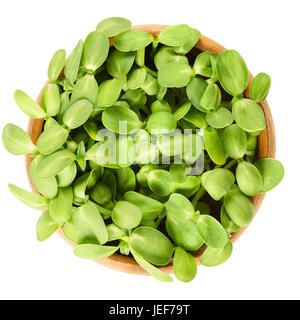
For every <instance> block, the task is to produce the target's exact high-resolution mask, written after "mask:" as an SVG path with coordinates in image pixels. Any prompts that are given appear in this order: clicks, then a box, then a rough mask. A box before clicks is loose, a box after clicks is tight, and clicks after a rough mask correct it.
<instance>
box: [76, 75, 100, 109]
mask: <svg viewBox="0 0 300 320" xmlns="http://www.w3.org/2000/svg"><path fill="white" fill-rule="evenodd" d="M97 95H98V83H97V81H96V79H95V77H94V75H92V74H86V75H85V76H84V77H83V78H81V79H80V80H79V81H78V82H76V84H75V86H74V89H73V91H72V95H71V100H70V104H73V103H74V102H76V101H78V100H81V99H86V100H89V101H90V102H91V103H92V104H95V103H96V100H97Z"/></svg>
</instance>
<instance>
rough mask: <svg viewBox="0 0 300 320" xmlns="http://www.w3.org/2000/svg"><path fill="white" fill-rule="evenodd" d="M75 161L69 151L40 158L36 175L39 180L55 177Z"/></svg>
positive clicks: (60, 151) (73, 155)
mask: <svg viewBox="0 0 300 320" xmlns="http://www.w3.org/2000/svg"><path fill="white" fill-rule="evenodd" d="M75 160H76V156H75V154H74V153H72V152H71V151H69V150H66V149H63V150H59V151H56V152H54V153H52V154H49V155H47V156H43V157H42V158H41V160H40V162H39V163H38V165H37V173H38V175H39V176H40V177H41V178H49V177H52V176H55V175H57V174H58V173H59V172H60V171H62V170H63V169H65V168H66V167H67V166H69V165H71V163H72V162H73V161H75Z"/></svg>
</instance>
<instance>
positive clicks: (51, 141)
mask: <svg viewBox="0 0 300 320" xmlns="http://www.w3.org/2000/svg"><path fill="white" fill-rule="evenodd" d="M68 136H69V132H68V130H66V129H65V128H64V127H62V126H60V125H57V126H51V127H50V128H48V129H46V130H44V131H43V132H42V134H41V135H40V136H39V138H38V141H37V147H38V150H39V152H40V153H41V154H43V155H47V154H50V153H53V152H55V151H56V150H58V149H59V148H60V147H62V145H63V144H64V143H65V142H66V141H67V139H68Z"/></svg>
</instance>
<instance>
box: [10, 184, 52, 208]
mask: <svg viewBox="0 0 300 320" xmlns="http://www.w3.org/2000/svg"><path fill="white" fill-rule="evenodd" d="M8 188H9V190H10V192H11V193H12V194H13V195H14V196H15V197H16V198H17V199H18V200H20V201H22V202H23V203H25V204H26V205H27V206H29V207H31V208H33V209H36V210H45V209H46V208H47V207H48V201H47V199H45V198H44V197H42V196H40V195H39V194H36V193H33V192H29V191H27V190H24V189H22V188H19V187H17V186H16V185H14V184H11V183H10V184H8Z"/></svg>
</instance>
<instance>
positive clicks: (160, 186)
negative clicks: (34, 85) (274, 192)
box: [2, 18, 284, 282]
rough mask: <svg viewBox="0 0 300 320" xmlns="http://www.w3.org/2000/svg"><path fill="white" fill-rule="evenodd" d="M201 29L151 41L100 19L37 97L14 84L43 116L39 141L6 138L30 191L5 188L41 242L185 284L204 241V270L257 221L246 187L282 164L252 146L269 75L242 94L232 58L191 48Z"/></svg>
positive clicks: (28, 107)
mask: <svg viewBox="0 0 300 320" xmlns="http://www.w3.org/2000/svg"><path fill="white" fill-rule="evenodd" d="M110 37H114V38H113V46H111V47H110V40H109V38H110ZM200 37H201V33H200V32H199V31H198V30H196V29H193V28H190V27H188V26H187V25H183V24H182V25H176V26H169V27H166V28H165V29H163V30H162V31H161V32H160V34H159V35H158V36H157V37H154V36H153V35H152V34H150V33H148V32H144V31H141V30H131V23H130V21H128V20H127V19H124V18H109V19H105V20H103V21H101V22H100V23H99V24H98V26H97V29H96V30H95V31H93V32H91V33H90V34H89V35H88V36H87V38H86V39H85V41H84V42H83V41H82V40H80V41H79V42H78V44H77V45H76V47H75V48H74V50H73V51H72V52H71V54H70V55H69V56H68V57H66V52H65V51H64V50H59V51H57V52H56V53H55V54H54V56H53V58H52V60H51V62H50V65H49V68H48V78H49V83H48V84H47V85H46V86H45V87H44V89H43V91H42V95H41V106H40V105H39V104H37V103H36V102H35V101H34V100H32V99H31V98H30V97H29V96H28V95H27V94H26V93H24V92H23V91H21V90H17V91H16V92H15V95H14V98H15V101H16V103H17V105H18V106H19V108H20V109H21V110H22V111H23V112H24V113H25V114H27V115H28V116H29V117H31V118H34V119H40V118H43V119H45V122H44V126H43V131H42V133H41V135H40V136H39V138H38V140H37V143H36V145H35V144H33V143H32V141H31V138H30V137H29V136H28V134H27V133H26V132H25V131H24V130H23V129H21V128H19V127H17V126H15V125H13V124H7V125H6V126H5V128H4V130H3V135H2V139H3V143H4V146H5V147H6V149H7V150H8V151H9V152H10V153H12V154H15V155H24V154H28V153H29V154H31V156H32V158H33V160H32V162H31V164H30V168H29V175H30V179H31V182H32V184H33V185H34V187H35V188H36V190H37V191H38V192H39V194H36V193H31V192H28V191H26V190H23V189H21V188H19V187H17V186H15V185H12V184H10V185H9V188H10V191H11V192H12V193H13V194H14V195H15V196H16V197H17V198H18V199H19V200H21V201H23V202H24V203H25V204H27V205H29V206H30V207H32V208H34V209H37V210H43V213H42V215H41V217H40V218H39V220H38V223H37V237H38V240H40V241H44V240H46V239H47V238H49V237H50V236H51V235H52V234H53V233H54V232H55V231H56V230H57V229H58V228H61V229H62V230H63V232H64V234H65V236H66V237H67V238H68V239H70V240H71V241H72V242H74V243H76V244H77V246H76V248H75V249H74V253H75V254H76V255H77V256H78V257H81V258H87V259H101V258H106V257H109V256H110V255H112V254H114V253H118V254H122V255H130V256H132V258H134V259H135V260H136V262H137V263H138V264H139V265H140V266H141V267H142V268H143V269H145V270H146V271H147V272H149V273H150V274H151V275H152V276H153V277H155V278H156V279H158V280H160V281H172V278H171V277H170V276H169V275H167V274H165V273H164V272H162V271H161V270H160V269H159V268H157V266H165V265H168V264H169V263H170V262H172V263H173V267H174V274H175V276H176V277H177V279H179V280H181V281H185V282H188V281H191V280H192V279H193V278H194V277H195V276H196V273H197V264H196V261H195V258H194V255H193V254H195V252H197V251H198V250H199V249H200V248H201V247H202V246H205V250H204V253H203V254H202V256H201V258H200V263H201V264H202V265H204V266H216V265H219V264H221V263H223V262H225V261H226V260H227V259H228V258H229V257H230V256H231V253H232V243H231V241H230V237H231V234H232V233H234V232H236V231H238V230H239V229H240V228H241V227H245V226H247V225H248V224H249V223H250V222H251V220H252V219H253V217H254V208H253V204H252V202H251V198H250V197H251V196H254V195H256V194H258V193H263V192H267V191H269V190H271V189H272V188H274V187H275V186H276V185H277V184H278V183H279V182H280V181H281V180H282V178H283V175H284V170H283V167H282V165H281V163H280V162H279V161H277V160H275V159H260V160H258V159H257V156H256V149H257V143H258V136H259V135H260V133H261V132H262V131H263V130H264V129H265V128H266V122H265V117H264V112H263V110H262V108H261V106H260V105H259V103H261V102H262V101H264V100H265V99H266V96H267V94H268V92H269V89H270V84H271V80H270V77H269V76H268V75H267V74H265V73H260V74H258V75H257V76H256V77H255V78H254V80H253V81H252V84H251V86H250V99H248V98H246V97H245V96H244V92H245V90H246V88H247V86H248V83H249V72H248V69H247V66H246V63H245V61H244V60H243V58H242V57H241V56H240V54H239V53H238V52H236V51H234V50H226V51H224V52H222V53H221V54H219V55H218V56H216V55H215V54H214V53H212V52H199V50H197V49H195V48H194V46H195V44H196V43H197V42H198V40H199V39H200Z"/></svg>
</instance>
